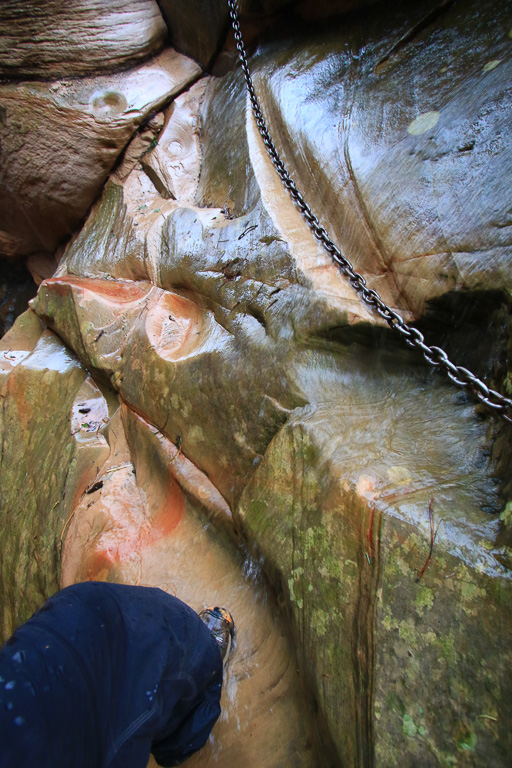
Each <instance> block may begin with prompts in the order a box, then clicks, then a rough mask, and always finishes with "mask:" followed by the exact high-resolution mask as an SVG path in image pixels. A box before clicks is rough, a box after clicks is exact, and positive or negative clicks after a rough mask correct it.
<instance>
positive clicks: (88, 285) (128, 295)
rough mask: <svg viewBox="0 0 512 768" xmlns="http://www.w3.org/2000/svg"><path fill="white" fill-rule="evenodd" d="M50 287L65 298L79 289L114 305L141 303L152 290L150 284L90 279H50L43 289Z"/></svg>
mask: <svg viewBox="0 0 512 768" xmlns="http://www.w3.org/2000/svg"><path fill="white" fill-rule="evenodd" d="M45 286H48V287H49V288H51V290H52V292H54V293H56V294H57V295H61V296H65V295H67V294H68V293H69V289H70V288H78V289H79V290H82V291H83V292H84V294H85V293H86V292H90V293H92V294H95V295H97V296H98V298H102V299H105V300H106V301H108V302H111V303H113V304H128V303H132V302H136V301H141V300H142V299H143V298H144V297H145V296H146V295H147V294H148V292H149V291H150V290H151V287H152V286H151V285H150V284H149V283H131V282H128V281H122V280H100V279H97V278H89V277H71V276H69V275H66V276H65V277H50V278H48V279H47V280H44V281H43V283H42V284H41V287H45Z"/></svg>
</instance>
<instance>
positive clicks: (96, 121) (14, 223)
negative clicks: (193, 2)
mask: <svg viewBox="0 0 512 768" xmlns="http://www.w3.org/2000/svg"><path fill="white" fill-rule="evenodd" d="M198 73H199V68H198V66H197V64H195V63H194V62H193V61H191V60H190V59H187V58H185V57H183V56H181V55H179V54H177V53H175V52H174V51H172V50H170V49H168V50H166V51H165V52H164V53H162V54H161V55H160V56H158V57H157V58H155V59H154V60H153V61H151V62H150V63H148V64H144V65H142V66H140V67H139V68H137V69H135V70H132V71H130V72H126V73H122V74H117V75H108V76H107V75H105V76H99V77H94V78H89V79H83V80H68V81H58V82H53V83H52V82H50V83H31V84H29V83H23V84H17V85H13V84H11V85H3V86H0V117H1V120H0V141H1V157H2V182H3V183H2V190H1V192H0V255H7V256H10V257H14V256H21V255H30V254H32V253H41V252H42V253H52V252H53V251H55V249H56V248H57V246H58V245H59V244H60V242H61V241H62V240H63V239H64V238H66V237H68V236H69V235H70V234H71V232H72V231H73V229H74V228H75V227H76V226H77V225H78V223H79V222H80V221H81V219H82V218H83V217H84V215H85V214H86V212H87V211H88V209H89V207H90V206H91V204H92V203H93V202H94V200H95V199H96V197H97V195H98V193H99V192H100V190H101V187H102V185H103V183H104V181H105V179H106V177H107V175H108V173H109V172H110V170H111V168H112V166H113V165H114V163H115V161H116V159H117V157H118V156H119V154H120V152H121V151H122V150H123V148H124V147H125V146H126V144H127V143H128V141H129V140H130V138H131V137H132V134H133V132H134V131H135V129H136V128H137V126H139V125H140V124H141V122H142V121H143V120H144V119H145V118H146V117H148V116H149V115H150V114H151V113H152V112H154V111H157V110H158V109H160V108H161V107H162V106H163V105H164V104H166V103H168V102H169V101H170V100H172V98H173V97H174V96H176V95H177V94H178V93H179V92H180V91H181V90H183V89H184V88H185V87H186V86H187V85H188V84H189V83H190V82H192V81H193V80H194V79H195V78H196V77H197V75H198Z"/></svg>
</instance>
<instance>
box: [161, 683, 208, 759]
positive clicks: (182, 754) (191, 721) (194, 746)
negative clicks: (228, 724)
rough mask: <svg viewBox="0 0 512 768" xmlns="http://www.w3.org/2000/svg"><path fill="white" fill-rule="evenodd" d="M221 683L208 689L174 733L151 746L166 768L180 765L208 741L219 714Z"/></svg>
mask: <svg viewBox="0 0 512 768" xmlns="http://www.w3.org/2000/svg"><path fill="white" fill-rule="evenodd" d="M221 687H222V684H221V683H215V684H213V685H211V686H210V687H209V688H207V689H206V690H205V691H204V692H203V695H202V698H201V700H200V701H199V703H198V704H197V705H196V706H195V707H194V709H192V710H191V712H190V713H189V715H188V716H187V718H186V719H185V720H184V721H183V722H182V723H181V724H180V725H179V727H178V728H176V729H175V730H174V731H173V732H172V733H170V734H168V735H166V736H165V737H164V738H163V739H161V740H160V741H158V742H154V743H153V744H152V745H151V751H152V753H153V755H154V757H155V760H156V761H157V763H158V764H159V765H161V766H164V768H169V766H174V765H180V764H181V763H182V762H183V761H184V760H186V759H187V758H189V757H190V756H191V755H193V754H194V752H197V751H198V750H199V749H201V747H203V746H204V745H205V744H206V741H207V739H208V737H209V735H210V733H211V730H212V728H213V726H214V725H215V723H216V721H217V719H218V717H219V715H220V703H219V700H220V691H221Z"/></svg>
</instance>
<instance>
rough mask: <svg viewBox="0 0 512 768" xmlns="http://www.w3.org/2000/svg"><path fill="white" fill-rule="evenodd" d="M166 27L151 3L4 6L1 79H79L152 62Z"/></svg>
mask: <svg viewBox="0 0 512 768" xmlns="http://www.w3.org/2000/svg"><path fill="white" fill-rule="evenodd" d="M165 35H166V27H165V24H164V22H163V19H162V16H161V14H160V12H159V10H158V5H157V3H156V0H131V2H130V3H126V2H122V0H74V1H73V3H67V2H65V0H45V2H44V3H39V2H36V0H23V2H22V3H19V2H17V0H4V2H3V3H2V9H1V11H0V76H1V77H8V78H15V79H16V80H19V79H32V78H34V79H36V80H47V79H58V78H60V77H77V76H78V77H84V76H87V75H89V76H90V75H97V74H100V73H103V72H113V71H115V70H116V69H123V68H124V69H126V68H127V67H129V66H134V65H135V64H138V63H140V62H141V61H142V60H144V59H147V58H149V57H151V56H154V55H155V54H157V53H158V52H159V49H160V48H161V47H162V45H163V42H164V38H165Z"/></svg>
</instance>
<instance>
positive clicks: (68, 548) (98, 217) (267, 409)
mask: <svg viewBox="0 0 512 768" xmlns="http://www.w3.org/2000/svg"><path fill="white" fill-rule="evenodd" d="M327 6H329V3H327V2H326V3H319V4H318V13H319V15H321V10H322V8H324V9H325V8H326V7H327ZM304 8H305V4H304V3H300V4H299V5H298V6H297V13H298V12H299V9H301V13H303V12H304ZM296 20H297V17H296ZM291 29H292V28H291V27H290V28H288V27H286V28H285V29H283V27H280V28H279V29H276V30H274V32H269V33H268V34H267V36H266V37H262V38H261V40H260V48H259V50H258V53H257V54H256V55H255V56H252V57H251V60H250V66H251V69H252V71H253V72H254V74H255V83H256V88H257V91H258V94H259V96H260V98H261V102H262V107H263V110H264V112H265V114H266V116H267V117H268V120H269V124H270V128H271V132H272V135H273V138H274V141H275V144H276V147H277V149H278V151H279V153H280V155H281V156H282V157H283V159H285V160H286V163H287V164H288V165H289V166H290V170H291V171H292V175H293V176H294V177H295V178H296V181H297V185H298V186H299V187H300V189H301V190H302V191H303V193H304V195H305V197H306V198H307V200H308V202H309V203H310V205H311V207H312V209H313V210H314V211H315V213H316V214H317V215H318V216H319V217H320V218H321V219H322V221H323V223H324V224H325V226H326V228H328V229H329V231H331V232H332V233H333V234H334V236H335V239H336V241H337V242H338V244H339V246H340V248H341V249H342V251H343V252H344V253H345V254H346V255H347V256H348V257H349V258H350V259H351V260H353V261H354V264H355V267H356V268H357V269H358V270H360V272H361V273H362V274H363V275H364V276H365V278H367V280H368V283H369V285H371V286H372V287H373V288H375V289H378V291H379V292H380V293H381V294H382V296H383V297H384V298H385V299H386V301H388V302H389V304H390V305H391V307H393V308H394V309H398V310H400V311H401V313H402V315H403V316H404V317H405V318H406V319H408V320H415V321H417V322H418V324H419V325H420V327H421V328H422V329H423V330H424V331H425V334H426V336H427V337H428V339H427V340H428V342H429V343H434V344H440V345H441V346H443V348H446V350H447V351H448V353H449V354H450V356H451V357H453V359H454V360H455V362H456V363H458V364H461V365H465V366H467V367H468V368H471V369H472V370H475V371H476V372H477V373H478V375H480V376H482V377H483V378H484V379H485V381H486V382H487V383H488V384H490V385H491V386H494V387H496V388H498V389H500V390H503V391H504V392H507V393H508V394H509V395H510V393H511V392H512V385H511V381H512V378H511V373H510V370H511V365H510V355H511V351H512V306H511V303H510V297H509V288H510V266H509V262H510V243H509V240H508V239H507V238H508V228H507V221H508V219H507V216H508V213H507V210H508V208H507V206H509V203H508V202H507V201H508V187H507V182H506V178H505V175H504V174H505V173H506V168H507V167H508V165H507V163H509V160H510V132H509V131H508V130H507V129H506V127H507V125H508V123H509V121H510V99H508V98H507V89H508V87H509V86H508V80H507V77H506V73H507V71H508V67H509V62H510V53H509V50H510V48H509V46H510V45H512V43H511V42H510V35H509V31H510V30H509V22H508V21H507V15H506V9H505V8H504V7H503V5H502V4H501V5H500V4H499V3H497V2H496V3H491V4H490V5H489V4H482V3H481V2H477V0H471V2H470V3H466V2H462V0H460V1H459V0H455V2H448V3H440V4H439V5H438V6H436V8H435V9H433V8H432V7H431V5H430V4H428V3H426V2H422V3H419V4H415V5H411V4H405V5H404V4H403V3H401V2H397V3H391V4H390V3H387V4H381V5H375V6H374V7H372V8H371V9H366V10H364V11H356V12H354V13H350V14H347V15H346V16H345V17H344V18H343V21H342V23H339V24H338V23H337V22H336V23H335V22H334V21H332V20H331V22H330V23H329V26H328V28H327V27H326V26H322V25H318V26H316V25H314V24H313V23H310V22H308V23H307V24H306V25H302V26H301V24H300V23H297V24H296V25H295V26H294V27H293V35H292V33H291V31H290V30H291ZM286 34H289V35H290V38H289V39H287V38H286ZM292 37H293V39H291V38H292ZM445 67H446V69H445ZM32 307H33V309H34V310H35V312H36V313H37V314H38V315H39V317H40V318H41V319H42V320H43V321H44V323H45V324H46V325H47V326H48V327H49V328H50V329H51V331H46V336H45V337H44V338H45V339H46V338H47V337H48V338H51V339H52V340H55V339H56V336H51V335H50V336H48V334H51V333H53V334H56V335H58V337H59V338H60V339H62V340H63V342H64V343H65V344H66V345H68V347H69V348H70V349H72V350H73V352H74V354H76V355H77V357H78V358H79V359H80V360H81V362H82V363H83V365H84V369H82V368H81V367H80V368H79V370H80V371H83V370H85V368H86V369H87V371H89V372H90V373H89V374H88V378H83V379H80V382H79V387H77V388H76V389H75V390H73V393H72V396H71V395H70V397H69V403H72V405H71V406H69V405H66V406H65V408H66V409H67V413H68V422H69V425H70V426H69V429H70V432H72V433H73V432H74V433H75V435H74V437H75V439H77V440H78V439H81V437H80V438H78V437H76V436H77V435H78V436H83V437H84V438H85V439H86V438H87V436H88V435H90V436H91V438H92V437H93V435H94V434H95V433H96V432H97V431H98V426H97V425H99V424H104V425H105V426H104V427H101V429H99V434H100V435H101V436H102V437H103V439H104V441H105V444H106V447H105V445H103V448H102V450H103V449H104V453H102V455H101V459H102V463H101V466H100V459H99V458H98V461H97V462H96V463H94V462H92V461H91V464H92V467H93V469H92V474H93V476H92V477H91V476H90V474H89V475H87V478H88V479H85V478H86V472H85V469H84V467H85V465H84V464H80V465H78V464H77V465H76V466H75V464H73V463H71V464H69V462H68V463H66V462H63V463H65V464H66V467H67V470H68V475H67V481H66V482H73V483H75V485H74V488H75V489H76V492H75V491H74V492H73V493H72V494H71V496H72V498H73V502H72V503H71V502H69V503H70V508H69V512H68V510H66V512H67V517H66V520H65V523H66V525H65V526H64V524H63V528H62V529H61V531H60V532H59V533H58V536H57V532H56V531H55V528H58V527H60V522H61V521H59V526H54V527H53V528H51V526H50V528H51V530H53V531H54V532H53V536H54V540H55V538H60V536H61V535H62V539H63V542H64V543H63V554H62V583H64V584H67V583H72V582H73V581H76V580H81V579H90V578H99V579H108V580H112V581H126V582H128V583H135V584H146V583H147V584H151V585H155V586H162V587H163V588H164V589H166V590H168V591H170V592H173V593H174V592H175V593H176V594H178V595H179V596H180V597H182V598H183V599H185V600H187V601H188V602H190V603H191V604H192V605H193V606H194V607H196V608H197V609H199V608H201V607H203V605H204V604H205V603H206V602H209V601H212V602H223V603H225V604H226V605H227V606H228V607H229V608H230V609H232V611H233V614H234V617H235V622H236V623H237V627H239V632H240V634H239V636H238V638H237V643H239V647H238V649H237V650H235V654H234V656H233V667H232V668H231V669H230V672H229V673H228V680H227V686H226V689H225V692H224V702H223V707H224V711H225V713H226V720H225V721H221V722H220V723H219V726H218V730H216V731H214V733H213V738H212V740H211V741H210V742H209V745H208V747H207V748H206V750H205V751H204V752H203V753H202V754H201V753H199V754H198V755H197V756H196V757H195V758H194V760H195V761H196V762H197V765H220V766H223V765H225V766H231V765H240V764H244V763H247V764H248V765H249V766H254V768H256V766H257V767H258V768H267V766H275V767H276V768H277V766H287V765H302V764H303V765H312V766H313V765H314V766H317V765H318V766H322V767H323V766H331V765H332V766H340V765H341V766H350V767H351V766H369V765H372V766H375V767H376V768H386V767H387V766H391V765H393V766H394V765H399V766H406V767H407V768H408V767H409V766H411V768H412V766H425V768H431V767H432V768H435V767H437V766H442V767H443V768H447V766H451V768H454V766H457V767H458V768H466V766H467V768H469V767H470V766H474V765H486V764H488V763H489V764H491V763H492V765H493V767H494V766H497V768H505V766H508V763H509V757H508V756H509V755H510V752H511V747H512V745H511V743H510V733H509V729H508V728H507V723H508V721H509V719H510V715H511V712H510V701H509V699H510V697H509V695H508V689H509V688H510V682H511V681H510V668H511V658H510V643H509V638H510V634H511V629H512V627H511V623H510V602H511V571H510V568H511V563H512V559H511V552H512V538H511V534H510V506H511V502H510V493H511V487H512V486H511V482H510V469H511V456H512V453H511V451H510V430H508V429H507V428H506V426H505V425H500V422H499V420H498V419H497V418H496V419H493V418H492V416H490V414H489V412H488V411H487V410H485V409H484V408H483V407H482V406H476V405H475V401H474V400H473V398H472V396H471V395H470V393H468V392H464V391H463V390H462V389H460V388H457V387H455V386H454V385H453V384H452V383H451V382H450V381H449V380H448V379H447V378H446V377H443V376H442V375H441V374H440V373H438V372H436V371H435V369H434V370H433V369H432V368H429V367H428V366H426V365H425V363H424V361H423V359H422V357H421V356H420V355H419V354H418V353H415V352H413V351H412V350H410V349H409V348H408V347H407V346H406V345H404V344H403V343H401V341H400V339H398V338H397V339H395V338H394V336H393V334H392V332H391V330H390V329H389V328H388V326H387V325H386V324H385V322H384V320H383V319H382V318H381V317H378V316H375V315H374V314H372V313H371V311H370V309H369V307H367V306H366V305H364V304H363V303H362V302H361V301H360V299H359V298H358V296H357V295H356V294H355V293H354V291H353V290H352V288H351V286H350V285H349V284H348V282H347V281H346V280H345V279H344V278H343V276H342V274H341V273H340V270H339V269H338V268H337V267H336V266H335V264H334V263H333V262H332V259H331V258H330V257H329V255H328V254H327V253H326V252H325V251H324V250H322V248H321V246H320V245H319V243H318V241H317V240H316V239H315V238H314V236H313V234H312V233H311V232H310V230H309V229H308V227H307V225H306V223H305V222H304V220H303V218H302V217H301V216H300V213H299V212H298V210H297V208H296V207H295V206H294V205H293V203H292V202H291V201H290V199H289V197H288V195H287V193H286V191H285V190H284V188H283V187H282V185H281V182H280V181H279V179H278V177H277V174H276V172H275V170H274V168H273V166H272V164H271V162H270V160H269V158H268V156H267V154H266V151H265V147H264V145H263V142H262V140H261V137H260V135H259V133H258V131H257V128H256V126H255V123H254V119H253V117H252V115H251V112H250V108H249V105H248V100H247V95H246V92H245V90H244V85H243V80H242V76H241V73H240V71H236V72H229V73H228V74H226V75H225V76H223V77H219V78H217V77H208V78H204V79H203V81H201V82H199V83H197V84H195V85H194V86H193V87H192V88H190V90H189V92H187V93H186V94H183V95H181V96H180V97H179V98H178V99H177V100H176V103H175V104H174V105H173V106H171V107H169V108H168V107H164V108H162V109H161V110H160V112H158V113H157V114H156V115H155V116H154V118H153V120H152V122H151V124H148V126H147V127H146V129H145V130H143V131H141V132H140V134H138V135H137V136H136V137H134V138H133V140H132V142H131V143H130V145H129V146H128V147H127V150H126V153H125V155H124V157H123V159H122V161H121V162H120V163H119V165H118V167H117V168H116V171H115V172H114V173H113V174H112V175H111V176H110V178H109V180H108V182H107V184H106V185H105V187H104V189H103V193H102V196H101V198H100V199H98V200H97V202H96V203H95V205H94V206H93V208H92V209H91V211H90V214H89V216H88V219H87V221H86V223H85V225H84V226H83V227H82V228H81V230H80V231H78V232H77V233H75V235H74V237H73V239H72V240H71V241H70V242H69V243H68V245H67V247H66V248H65V249H64V250H63V252H62V258H61V260H60V264H59V267H58V270H57V272H56V274H55V275H54V276H53V277H51V278H49V279H46V280H44V281H43V282H42V283H41V286H40V289H39V293H38V296H37V298H36V299H35V300H34V301H33V302H32ZM22 330H23V327H22V326H20V338H21V337H22V336H23V333H22ZM11 333H13V332H11ZM27 333H28V335H29V337H30V338H31V336H30V331H29V330H28V331H27ZM39 333H40V331H39ZM8 336H9V335H8ZM10 338H11V339H14V336H11V337H10ZM16 338H18V337H16ZM37 338H39V337H37ZM19 343H20V344H22V345H21V346H20V349H28V350H30V349H32V348H33V345H34V344H35V341H34V342H33V344H32V346H30V343H29V342H23V343H22V342H21V341H20V342H19ZM31 343H32V342H31ZM61 343H62V342H59V344H61ZM23 344H25V345H26V346H23ZM60 348H61V347H59V349H60ZM13 349H16V347H13ZM24 354H25V353H24ZM26 354H27V355H28V352H27V353H26ZM28 359H29V358H27V360H28ZM76 365H78V364H77V363H76ZM20 366H22V362H20V363H19V366H18V367H17V368H14V370H13V371H11V372H10V375H9V378H8V379H7V381H8V384H9V386H10V387H12V388H13V389H15V382H16V375H20V376H21V372H22V370H23V369H22V368H21V367H20ZM18 368H19V374H17V373H16V372H17V370H18ZM63 375H64V374H63ZM83 375H84V377H85V373H84V374H83ZM10 382H12V383H10ZM64 384H65V382H63V384H62V386H63V387H64ZM94 387H96V388H97V392H96V390H95V389H94ZM7 389H8V387H7ZM54 389H55V391H60V390H58V388H57V385H55V386H54ZM6 391H7V390H6ZM38 391H39V390H38ZM94 393H95V394H94ZM98 393H100V394H98ZM59 397H60V395H59ZM116 398H118V400H117V399H116ZM3 402H4V403H7V404H9V400H8V399H7V400H4V401H3ZM66 402H68V401H66ZM119 402H120V403H121V405H120V407H118V403H119ZM84 403H85V404H86V405H85V409H88V410H87V413H84ZM6 407H7V411H6V412H10V411H9V407H11V406H9V405H7V406H6ZM55 407H56V406H55ZM35 408H36V410H38V409H42V408H43V406H42V405H40V404H38V401H37V400H36V405H35ZM38 413H39V410H38ZM82 416H83V417H84V420H83V421H82V420H81V417H82ZM4 418H5V417H4ZM38 418H40V419H41V417H40V416H39V417H38ZM104 419H105V420H106V421H103V420H104ZM12 423H13V431H14V432H15V433H16V436H17V444H19V445H25V443H26V442H27V441H29V437H31V433H30V428H31V425H32V423H34V424H38V423H39V422H38V421H37V419H36V417H34V418H33V419H31V421H30V424H29V423H28V422H21V421H19V422H15V421H13V422H12ZM62 424H64V417H63V418H62ZM89 430H90V432H89ZM62 434H64V427H62V430H61V431H60V432H58V435H59V437H58V440H60V435H62ZM56 439H57V438H56ZM58 440H57V442H58ZM13 442H14V440H13ZM59 445H60V444H59ZM10 450H11V453H8V456H9V458H8V462H7V464H6V465H5V466H6V467H7V469H4V467H2V472H7V473H8V475H6V476H7V477H8V482H10V483H11V486H12V490H10V494H11V495H10V496H9V497H8V500H9V501H8V506H7V511H6V512H5V513H3V514H4V518H5V519H8V518H9V505H11V504H12V505H15V502H16V501H17V497H16V488H19V487H20V484H21V483H22V482H23V478H22V477H21V475H20V474H19V473H17V472H15V471H14V469H11V466H13V467H16V465H17V461H18V460H17V456H16V457H15V458H14V459H12V458H11V455H14V453H13V449H10ZM31 450H32V448H31ZM94 450H95V449H94ZM98 450H99V448H98ZM57 453H58V452H57ZM59 455H60V454H59ZM77 455H79V456H81V457H83V456H86V455H87V454H85V453H80V454H77ZM94 455H95V456H96V454H94ZM20 466H23V464H22V463H20ZM43 469H44V467H43ZM24 471H27V470H26V469H24ZM45 471H46V469H44V472H45ZM44 472H43V474H42V476H43V477H45V474H44ZM59 482H61V481H59ZM11 486H9V487H10V488H11ZM59 488H60V486H59ZM68 496H69V494H68V493H66V499H68ZM51 501H52V502H53V499H52V500H51ZM13 508H15V509H16V507H15V506H14V507H13ZM43 511H47V508H46V506H44V510H43ZM38 519H39V518H38V517H37V515H35V514H33V515H31V516H30V523H29V524H27V529H29V528H30V529H31V527H32V526H34V525H35V524H36V523H37V521H38ZM62 531H63V534H62ZM31 535H32V534H31V533H30V534H28V533H26V534H25V535H24V536H23V537H20V551H21V552H22V559H23V558H24V560H25V561H30V557H31V539H30V536H31ZM51 565H52V567H53V568H54V571H53V572H55V570H56V567H57V565H58V563H56V562H55V560H53V561H52V563H51ZM10 567H11V569H12V567H13V566H10ZM5 573H6V576H5V579H6V581H5V586H3V589H4V591H6V593H7V594H8V595H9V600H12V599H13V598H12V595H13V594H14V592H13V589H14V588H13V583H12V581H11V582H9V581H8V576H9V568H6V570H5ZM30 574H33V572H32V571H30ZM52 578H54V577H52ZM260 597H262V598H263V599H260ZM16 599H18V598H16ZM238 617H239V618H238ZM284 633H289V636H290V637H291V638H292V641H293V643H294V644H295V646H296V648H297V653H296V654H295V652H294V651H293V650H292V646H291V645H290V644H289V641H288V640H286V641H285V640H284V639H283V635H284ZM237 653H238V654H239V655H238V656H237ZM295 669H298V670H299V671H300V675H299V677H298V678H296V677H295V672H293V670H295ZM292 672H293V674H292ZM231 675H233V677H232V676H231ZM269 713H270V714H271V716H270V714H269ZM314 713H315V714H314ZM301 726H302V732H301ZM309 727H311V728H312V731H309V730H308V728H309ZM266 744H268V748H266V746H265V745H266ZM220 746H221V747H222V748H221V749H220V748H219V747H220ZM301 761H302V762H301Z"/></svg>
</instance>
